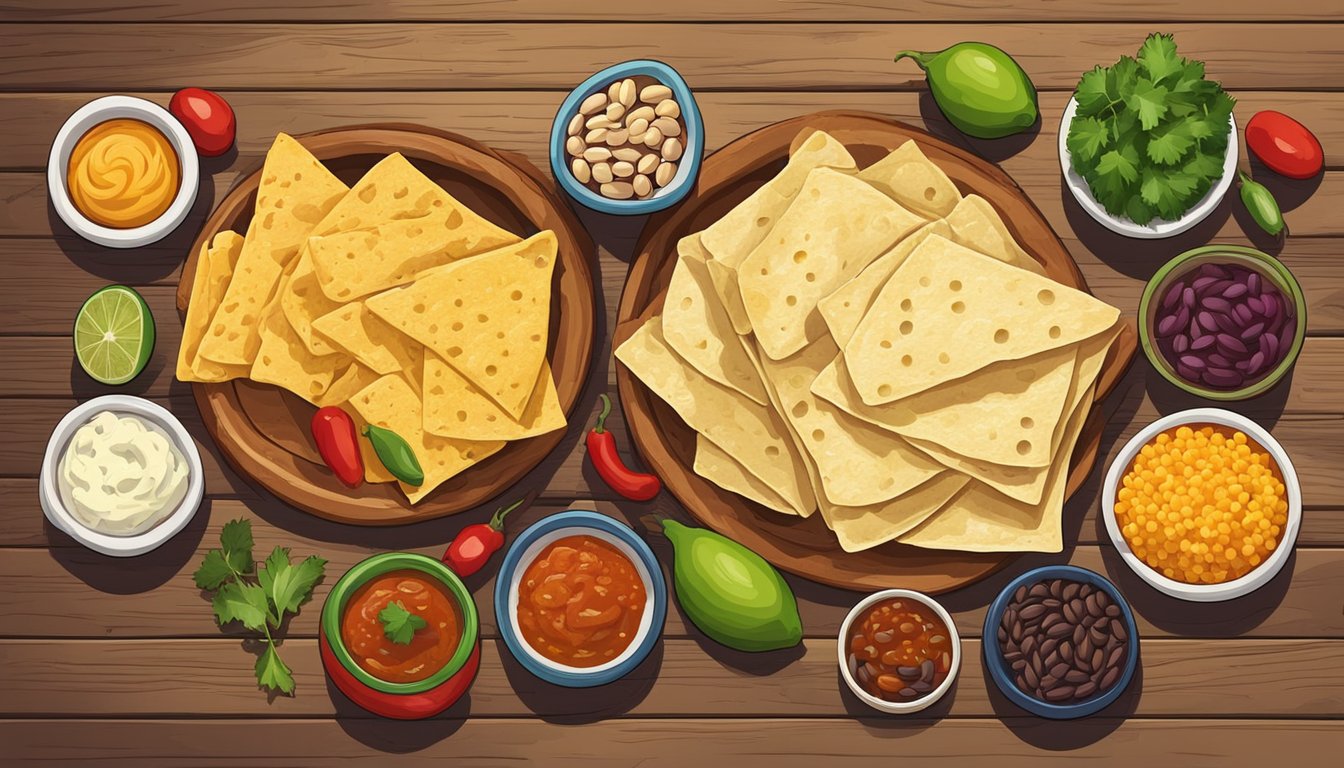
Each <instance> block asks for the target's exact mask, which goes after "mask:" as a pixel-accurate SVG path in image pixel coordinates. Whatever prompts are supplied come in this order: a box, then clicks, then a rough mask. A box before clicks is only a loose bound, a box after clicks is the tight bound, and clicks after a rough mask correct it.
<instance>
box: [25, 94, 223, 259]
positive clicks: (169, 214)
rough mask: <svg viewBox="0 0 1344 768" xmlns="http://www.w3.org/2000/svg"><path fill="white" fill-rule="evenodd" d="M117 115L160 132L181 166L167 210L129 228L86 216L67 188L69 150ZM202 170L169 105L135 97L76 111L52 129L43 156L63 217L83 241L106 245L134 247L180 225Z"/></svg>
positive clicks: (55, 202) (192, 201)
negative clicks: (48, 151) (46, 153)
mask: <svg viewBox="0 0 1344 768" xmlns="http://www.w3.org/2000/svg"><path fill="white" fill-rule="evenodd" d="M118 118H131V119H134V120H141V121H143V122H146V123H149V124H150V125H152V126H154V127H155V128H157V129H159V130H160V131H162V132H163V135H164V136H167V137H168V141H169V143H171V144H172V145H173V151H175V152H177V160H178V164H179V166H180V170H181V173H180V174H179V179H178V188H177V197H175V198H174V199H173V202H172V204H171V205H169V206H168V210H166V211H164V212H163V214H162V215H161V216H159V217H158V218H157V219H155V220H153V221H151V222H150V223H148V224H145V225H144V226H141V227H133V228H130V229H116V228H113V227H104V226H102V225H101V224H95V223H94V222H92V221H90V220H89V219H88V218H87V217H85V216H84V214H82V213H80V212H79V209H78V208H76V207H75V204H74V202H73V201H72V200H71V199H70V191H69V190H68V189H67V188H66V176H67V172H68V171H69V168H70V153H71V152H72V151H73V150H74V148H75V144H76V143H77V142H78V141H79V140H80V138H82V137H83V136H84V134H85V133H88V131H89V129H90V128H92V127H94V126H95V125H98V124H99V123H105V122H107V121H108V120H115V119H118ZM200 175H201V170H200V160H199V159H198V158H197V157H196V147H195V145H193V144H192V143H191V136H190V135H188V134H187V129H186V128H184V127H183V126H182V124H181V123H179V122H178V121H177V118H175V117H173V116H172V115H171V114H169V112H168V110H166V109H164V108H163V107H160V106H159V105H158V104H155V103H154V102H152V101H146V100H144V99H139V98H136V97H134V96H104V97H102V98H100V99H94V100H93V101H90V102H89V103H88V104H85V105H84V106H82V107H80V108H79V109H77V110H75V113H74V114H73V115H70V117H69V118H67V119H66V121H65V125H62V126H61V130H60V131H58V132H57V133H56V139H55V141H53V142H52V143H51V156H50V157H49V158H48V159H47V196H48V197H49V198H50V199H51V204H52V206H53V207H54V208H55V209H56V213H57V215H59V216H60V217H61V221H64V222H65V224H66V226H68V227H70V229H72V230H74V231H75V234H77V235H79V236H80V237H82V238H84V239H85V240H90V241H92V242H95V243H97V244H99V245H105V246H107V247H109V248H138V247H140V246H142V245H149V244H150V243H154V242H158V241H159V240H162V239H163V238H165V237H167V236H168V234H169V233H170V232H172V231H173V230H175V229H177V228H178V226H180V225H181V224H182V222H183V221H184V220H185V219H186V218H187V214H188V213H190V212H191V206H192V205H193V204H195V202H196V191H197V188H198V187H199V186H200Z"/></svg>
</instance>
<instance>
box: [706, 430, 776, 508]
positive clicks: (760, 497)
mask: <svg viewBox="0 0 1344 768" xmlns="http://www.w3.org/2000/svg"><path fill="white" fill-rule="evenodd" d="M693 468H694V469H695V473H696V474H697V475H700V476H701V477H703V478H705V479H706V480H708V481H710V482H711V483H713V484H715V485H717V486H718V487H720V488H722V489H724V490H726V491H731V492H733V493H736V494H737V495H739V496H742V497H744V498H747V499H749V500H751V501H754V502H756V503H757V504H760V505H761V506H763V507H765V508H766V509H771V510H774V511H775V512H779V513H781V514H785V515H797V514H799V512H798V510H796V509H794V508H793V507H791V506H789V503H788V502H787V501H785V500H784V498H783V497H782V496H780V495H779V494H777V493H775V492H774V491H773V490H771V489H770V486H768V485H766V484H765V483H764V482H762V481H761V480H760V479H758V478H757V477H756V476H755V475H753V474H751V473H750V472H748V471H747V468H746V467H744V466H742V465H741V464H739V463H738V462H737V460H736V459H734V458H733V457H732V456H729V455H728V452H727V451H725V450H723V449H722V448H720V447H719V446H717V445H715V444H714V441H713V440H710V439H709V438H707V437H705V436H704V435H701V434H696V436H695V465H694V467H693Z"/></svg>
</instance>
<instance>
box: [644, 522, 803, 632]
mask: <svg viewBox="0 0 1344 768" xmlns="http://www.w3.org/2000/svg"><path fill="white" fill-rule="evenodd" d="M663 532H664V533H665V534H667V538H668V539H669V540H671V542H672V549H673V551H674V552H675V555H676V556H675V558H674V571H675V573H674V579H673V583H674V584H675V586H676V595H677V602H678V603H680V604H681V610H682V612H683V613H685V614H686V617H687V618H689V619H690V620H691V622H692V623H694V624H695V626H697V627H699V628H700V631H701V632H704V633H705V634H706V635H708V636H709V637H710V638H711V639H712V640H714V641H715V642H718V643H722V644H723V645H726V646H728V647H729V648H734V649H736V650H739V651H752V652H755V651H773V650H777V649H780V648H790V647H792V646H795V645H797V644H798V643H799V642H801V641H802V639H803V622H802V620H801V619H800V618H799V617H798V603H797V601H795V600H794V597H793V591H792V590H790V589H789V585H788V584H787V583H785V581H784V578H783V577H782V576H780V575H779V571H776V570H775V569H774V567H773V566H771V565H770V564H769V563H767V562H765V560H764V559H763V558H762V557H761V556H760V555H758V554H756V553H755V552H752V551H751V550H749V549H747V548H746V547H744V546H742V545H741V544H738V543H737V542H735V541H733V540H732V539H729V538H727V537H724V536H720V535H719V534H717V533H714V532H713V531H709V530H706V529H704V528H690V527H687V526H685V525H682V524H681V523H678V522H676V521H675V520H663Z"/></svg>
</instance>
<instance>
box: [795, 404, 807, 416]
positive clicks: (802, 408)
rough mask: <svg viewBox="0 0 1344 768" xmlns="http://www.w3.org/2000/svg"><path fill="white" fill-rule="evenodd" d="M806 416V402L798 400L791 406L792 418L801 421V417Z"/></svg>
mask: <svg viewBox="0 0 1344 768" xmlns="http://www.w3.org/2000/svg"><path fill="white" fill-rule="evenodd" d="M806 415H807V401H806V400H799V401H798V402H796V403H794V404H793V417H794V418H795V419H801V418H803V417H804V416H806Z"/></svg>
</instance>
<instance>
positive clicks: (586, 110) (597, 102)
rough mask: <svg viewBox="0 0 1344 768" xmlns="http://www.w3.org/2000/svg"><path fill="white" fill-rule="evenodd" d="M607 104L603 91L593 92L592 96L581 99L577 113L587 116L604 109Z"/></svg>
mask: <svg viewBox="0 0 1344 768" xmlns="http://www.w3.org/2000/svg"><path fill="white" fill-rule="evenodd" d="M606 106H607V95H606V94H605V93H594V94H593V95H592V96H589V97H588V98H586V99H584V100H583V103H582V104H580V105H579V114H580V115H583V116H584V117H587V116H588V115H591V114H593V113H594V112H597V111H598V110H601V109H605V108H606Z"/></svg>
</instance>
